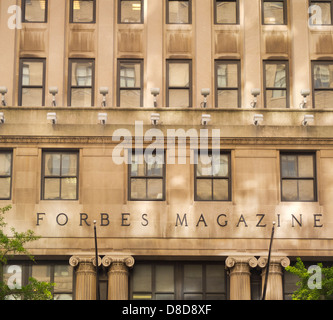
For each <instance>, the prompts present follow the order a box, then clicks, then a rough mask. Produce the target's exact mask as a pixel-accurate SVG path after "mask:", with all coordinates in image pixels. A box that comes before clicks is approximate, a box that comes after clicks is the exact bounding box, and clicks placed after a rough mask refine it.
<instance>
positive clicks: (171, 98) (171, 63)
mask: <svg viewBox="0 0 333 320" xmlns="http://www.w3.org/2000/svg"><path fill="white" fill-rule="evenodd" d="M166 102H167V106H168V107H170V108H172V107H178V108H187V107H192V61H191V60H167V101H166Z"/></svg>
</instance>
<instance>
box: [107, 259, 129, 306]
mask: <svg viewBox="0 0 333 320" xmlns="http://www.w3.org/2000/svg"><path fill="white" fill-rule="evenodd" d="M102 264H103V266H104V267H106V268H109V271H108V299H109V300H128V269H129V268H132V267H133V266H134V258H133V257H132V256H127V255H124V256H121V255H120V256H116V255H114V256H105V257H104V258H103V260H102Z"/></svg>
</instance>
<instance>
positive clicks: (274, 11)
mask: <svg viewBox="0 0 333 320" xmlns="http://www.w3.org/2000/svg"><path fill="white" fill-rule="evenodd" d="M262 11H263V14H262V15H263V22H262V23H263V24H271V25H283V24H287V1H286V0H275V1H267V0H262Z"/></svg>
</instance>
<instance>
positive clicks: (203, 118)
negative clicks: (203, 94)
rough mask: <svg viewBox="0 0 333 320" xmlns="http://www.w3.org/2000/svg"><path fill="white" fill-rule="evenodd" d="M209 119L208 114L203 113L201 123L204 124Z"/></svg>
mask: <svg viewBox="0 0 333 320" xmlns="http://www.w3.org/2000/svg"><path fill="white" fill-rule="evenodd" d="M211 120H212V119H211V116H210V114H203V115H202V116H201V125H202V126H206V125H207V124H208V123H209V122H210V121H211Z"/></svg>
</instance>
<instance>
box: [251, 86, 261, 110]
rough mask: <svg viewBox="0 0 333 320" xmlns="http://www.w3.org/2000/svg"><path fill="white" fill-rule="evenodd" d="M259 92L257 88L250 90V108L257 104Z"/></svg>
mask: <svg viewBox="0 0 333 320" xmlns="http://www.w3.org/2000/svg"><path fill="white" fill-rule="evenodd" d="M260 93H261V90H260V89H259V88H254V89H252V90H251V95H252V96H253V100H252V102H251V103H250V106H251V107H252V108H255V107H256V106H257V103H258V98H257V97H258V96H259V95H260Z"/></svg>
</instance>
